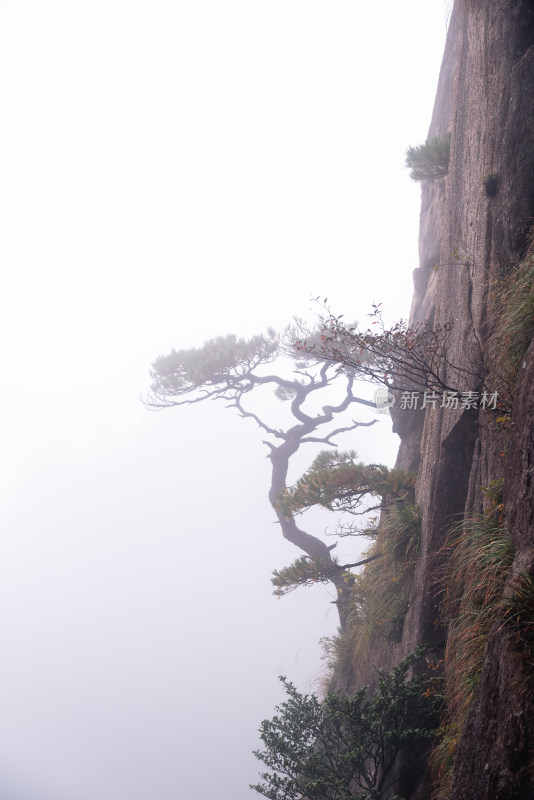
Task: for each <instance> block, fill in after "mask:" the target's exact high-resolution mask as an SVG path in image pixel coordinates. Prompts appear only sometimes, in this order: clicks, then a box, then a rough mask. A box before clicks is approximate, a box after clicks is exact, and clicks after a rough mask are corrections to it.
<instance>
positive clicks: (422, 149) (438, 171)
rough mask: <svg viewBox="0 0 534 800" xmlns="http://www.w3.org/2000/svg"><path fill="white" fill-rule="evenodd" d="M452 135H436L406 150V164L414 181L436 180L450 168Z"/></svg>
mask: <svg viewBox="0 0 534 800" xmlns="http://www.w3.org/2000/svg"><path fill="white" fill-rule="evenodd" d="M450 150H451V135H450V133H446V134H444V135H443V136H435V137H434V138H433V139H427V140H426V142H425V143H424V144H420V145H418V146H417V147H409V148H408V150H407V151H406V166H407V167H408V169H410V170H411V171H410V178H412V180H414V181H435V180H437V179H438V178H442V177H443V176H444V175H446V174H447V172H448V170H449V156H450Z"/></svg>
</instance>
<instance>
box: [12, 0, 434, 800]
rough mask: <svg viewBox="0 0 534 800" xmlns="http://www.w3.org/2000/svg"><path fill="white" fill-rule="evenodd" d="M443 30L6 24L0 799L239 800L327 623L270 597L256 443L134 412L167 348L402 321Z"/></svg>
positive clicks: (284, 559) (312, 3)
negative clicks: (331, 317)
mask: <svg viewBox="0 0 534 800" xmlns="http://www.w3.org/2000/svg"><path fill="white" fill-rule="evenodd" d="M447 5H449V3H446V2H444V0H407V2H404V3H398V2H396V0H383V2H381V3H366V4H363V3H357V2H355V0H331V1H330V2H328V3H327V2H325V1H324V0H323V1H322V2H319V1H318V0H283V2H281V0H269V2H263V0H225V1H224V2H223V0H219V2H216V0H189V1H188V2H180V1H179V0H178V1H176V0H175V2H170V0H168V1H166V0H153V2H151V3H148V2H140V0H130V1H129V2H125V1H124V0H106V2H103V1H102V0H91V2H86V0H70V2H67V1H66V0H65V1H63V2H62V0H0V108H1V109H2V124H1V126H0V153H1V168H0V226H1V235H0V263H1V269H2V292H1V296H0V333H1V340H2V366H3V368H2V370H1V372H0V382H1V393H2V394H1V396H2V415H1V417H0V425H1V443H2V448H1V453H2V458H1V459H0V516H1V539H0V641H1V643H2V646H1V657H0V708H1V709H2V713H1V714H0V795H1V796H2V800H155V799H156V798H157V800H178V798H180V800H181V799H182V798H187V800H208V798H210V800H211V798H213V797H217V798H221V799H222V800H245V798H251V797H254V796H256V795H255V793H253V792H251V790H249V789H248V784H249V783H250V782H251V781H255V780H256V777H257V773H258V769H259V767H260V765H259V763H258V762H256V761H255V760H254V759H253V757H252V756H251V755H250V751H251V750H252V749H253V748H255V747H257V746H258V738H257V728H258V725H259V723H260V722H261V720H262V719H263V718H265V717H269V716H272V713H273V710H274V705H275V703H276V702H279V701H280V700H281V699H282V695H281V692H280V686H279V683H278V680H277V676H278V675H279V674H286V675H288V677H289V678H290V679H292V680H294V681H295V682H296V683H297V684H298V685H299V687H300V688H301V689H302V690H312V689H313V688H315V687H316V685H317V680H318V678H319V677H320V672H321V661H320V648H319V647H318V644H317V643H318V640H319V638H320V637H321V636H325V635H330V634H332V633H333V632H334V631H335V629H336V616H335V612H334V610H333V608H334V607H333V606H332V605H330V603H329V602H328V601H329V600H330V599H331V597H330V595H329V592H328V590H327V589H326V588H323V587H320V588H318V589H317V590H316V591H306V590H302V593H300V594H299V593H298V592H297V593H295V594H293V595H291V596H290V597H288V598H285V599H284V600H282V601H277V600H275V599H274V598H273V597H272V594H271V585H270V574H271V571H272V569H273V568H275V567H282V566H284V564H287V563H289V562H290V561H291V560H293V558H295V557H296V556H297V555H299V553H298V551H295V550H293V549H292V548H291V546H290V545H288V544H287V543H285V542H284V541H283V540H281V539H280V534H279V531H278V529H277V527H276V526H275V525H273V513H272V511H271V510H270V509H269V506H268V502H267V498H266V491H267V488H268V478H269V473H268V462H267V461H266V460H265V458H264V454H265V451H264V447H263V446H262V444H261V438H262V437H261V434H260V433H259V432H258V431H257V429H256V428H255V427H254V425H252V424H251V423H249V422H246V421H243V420H240V419H238V418H236V417H235V416H234V415H233V414H232V412H229V411H225V409H224V408H222V407H219V406H217V405H213V404H212V405H210V406H195V407H194V408H184V409H173V410H169V411H167V412H163V413H150V412H148V411H147V410H146V409H145V408H144V407H143V406H142V404H141V402H140V400H139V396H140V394H144V393H145V392H146V390H147V388H148V384H149V377H148V370H149V367H150V363H151V362H152V361H153V360H154V358H155V357H156V356H157V355H159V354H160V353H163V352H167V351H168V350H170V349H171V348H172V347H176V348H181V347H189V346H195V345H200V344H202V342H203V341H204V340H205V339H207V338H210V337H212V336H216V335H218V334H225V333H230V332H235V333H237V334H239V335H242V336H248V335H251V334H254V333H257V332H261V331H262V330H264V329H265V328H266V327H267V326H269V325H274V326H275V327H281V326H283V325H285V324H286V323H287V322H288V321H290V319H291V318H292V316H293V315H294V314H300V315H306V314H309V309H310V303H309V297H310V295H318V294H321V295H323V296H325V295H326V296H328V298H329V302H330V304H331V305H332V307H333V309H334V310H335V311H336V313H344V314H345V315H346V316H348V317H351V318H359V319H363V318H364V317H365V314H367V313H368V311H369V310H370V304H371V302H372V301H374V300H376V301H381V302H383V304H384V307H385V308H386V312H387V314H388V316H389V317H390V318H397V317H399V316H407V314H408V311H409V305H410V299H411V293H412V279H411V272H412V269H413V268H414V267H416V266H417V234H418V214H419V200H420V190H419V187H418V186H416V185H414V184H412V183H411V182H410V181H409V179H408V175H407V172H406V170H405V168H404V166H403V164H404V152H405V150H406V148H407V147H408V146H409V145H411V144H417V143H419V142H421V141H423V140H424V139H425V136H426V132H427V129H428V124H429V121H430V114H431V109H432V103H433V97H434V92H435V87H436V83H437V77H438V72H439V65H440V60H441V55H442V51H443V44H444V37H445V27H446V6H447ZM273 410H276V406H273ZM342 444H343V445H344V446H346V447H352V448H354V449H357V450H358V452H359V453H360V455H361V456H362V457H363V458H365V459H366V460H373V461H384V462H387V463H390V464H391V463H392V462H393V460H394V458H395V452H396V447H397V444H398V440H397V437H395V436H394V435H392V434H391V433H390V424H389V421H388V418H387V417H384V416H382V417H381V418H380V424H379V425H378V424H377V425H375V427H374V428H373V429H370V430H369V431H366V432H365V433H362V434H360V432H357V433H356V434H354V435H352V436H351V437H350V438H349V439H348V440H346V441H344V442H342ZM313 455H314V452H311V451H310V453H308V454H307V453H304V454H303V455H302V459H301V460H300V462H299V464H298V465H297V467H296V468H295V474H294V477H297V475H298V469H304V468H305V467H306V465H307V464H308V463H309V462H310V461H311V459H312V458H313ZM315 524H316V526H317V527H316V528H315V529H313V530H311V532H314V533H320V532H321V530H322V528H323V527H324V526H325V525H326V524H329V525H332V526H334V525H335V520H330V519H326V520H325V521H324V522H323V521H322V519H321V520H319V521H317V520H316V521H315ZM350 547H352V548H353V550H352V552H353V553H354V552H358V549H359V548H360V547H361V543H360V542H356V543H355V544H351V545H349V551H350Z"/></svg>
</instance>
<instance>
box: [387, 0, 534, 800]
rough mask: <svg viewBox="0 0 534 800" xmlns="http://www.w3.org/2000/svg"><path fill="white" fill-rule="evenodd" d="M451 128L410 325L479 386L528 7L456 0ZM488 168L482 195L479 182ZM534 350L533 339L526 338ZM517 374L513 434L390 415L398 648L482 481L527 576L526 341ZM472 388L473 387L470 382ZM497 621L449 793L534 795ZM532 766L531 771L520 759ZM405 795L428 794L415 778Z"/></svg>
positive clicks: (524, 222)
mask: <svg viewBox="0 0 534 800" xmlns="http://www.w3.org/2000/svg"><path fill="white" fill-rule="evenodd" d="M447 131H450V132H451V134H452V140H451V159H450V166H449V173H448V175H447V176H446V177H445V178H443V179H441V180H438V181H436V182H434V183H427V184H425V185H423V190H422V210H421V229H420V267H419V269H417V270H416V271H415V274H414V284H415V292H414V300H413V305H412V312H411V322H412V324H414V323H418V322H429V324H431V325H432V326H434V327H438V326H440V325H443V324H444V323H449V322H452V323H453V328H452V333H451V347H452V350H451V351H450V360H451V361H452V362H453V363H455V364H459V365H463V366H465V367H468V368H469V369H470V371H471V372H472V373H473V377H472V378H471V379H470V380H466V381H465V383H464V385H459V386H458V389H459V390H460V391H466V390H477V389H479V388H480V383H479V384H478V386H477V385H476V384H477V375H478V376H480V378H482V376H483V374H484V361H485V360H486V361H487V352H486V345H487V341H488V335H489V332H490V327H491V317H490V313H491V286H492V283H493V282H494V281H495V279H497V278H500V277H501V276H502V275H503V274H505V273H506V272H508V271H509V270H510V269H512V268H513V265H515V264H517V263H518V262H519V261H520V260H521V258H522V257H523V256H524V254H525V252H526V249H527V245H528V234H529V231H530V228H531V227H532V224H533V222H534V2H532V0H529V1H527V0H456V3H455V7H454V10H453V14H452V17H451V22H450V26H449V33H448V39H447V45H446V50H445V54H444V59H443V65H442V70H441V75H440V79H439V85H438V89H437V96H436V105H435V110H434V114H433V118H432V123H431V126H430V131H429V135H430V136H436V135H441V134H444V133H446V132H447ZM490 174H491V175H494V176H495V181H494V186H493V187H492V188H494V189H496V193H495V192H494V193H493V196H490V197H488V196H487V193H486V191H485V188H484V179H485V177H486V176H488V175H490ZM533 347H534V345H533ZM533 347H531V348H530V351H529V353H528V354H527V357H526V360H525V364H524V368H523V369H522V371H521V375H520V378H519V385H518V386H517V391H516V398H515V402H514V411H513V420H512V423H513V424H512V426H511V428H510V430H511V433H508V432H506V431H502V430H500V429H499V426H496V425H495V424H494V423H493V422H492V419H491V416H490V415H489V414H488V413H487V412H484V411H481V410H477V411H474V410H462V409H461V408H460V409H456V410H454V409H452V410H451V409H441V408H435V409H428V410H427V411H426V412H425V413H424V414H423V413H421V414H417V413H415V412H413V411H408V410H406V411H400V410H399V409H398V408H397V410H396V411H395V413H394V426H395V430H396V431H397V432H398V433H399V434H400V436H401V440H402V441H401V447H400V450H399V456H398V460H397V466H398V467H401V468H404V469H410V470H411V469H413V468H414V467H415V466H418V469H419V478H418V483H417V499H418V502H419V504H420V507H421V510H422V514H423V537H422V545H421V557H420V563H419V565H418V569H417V577H416V584H415V589H414V593H413V596H412V598H411V603H410V609H409V611H408V615H407V618H406V622H405V627H404V635H403V642H402V654H403V655H404V654H407V653H409V652H411V650H413V648H414V647H415V646H416V645H417V644H418V643H419V642H421V641H427V642H430V643H431V644H432V645H433V647H434V648H435V650H436V652H437V653H438V654H439V653H442V652H443V648H444V646H445V642H446V636H447V631H446V630H444V629H443V627H442V626H441V625H440V624H439V622H438V620H439V600H440V594H439V593H440V585H439V581H437V580H436V575H437V574H439V569H440V566H441V562H442V561H443V559H444V555H443V544H444V538H445V536H446V530H447V528H448V527H449V526H450V524H451V522H452V521H454V520H456V519H459V518H461V517H462V515H464V514H467V515H469V514H472V513H476V512H479V511H481V510H482V508H483V506H484V502H485V501H484V496H483V493H482V492H481V487H483V486H486V485H488V484H489V483H490V482H491V481H492V480H495V479H498V478H499V477H502V476H503V475H506V483H505V508H506V517H507V522H508V525H509V527H510V531H511V534H512V537H513V541H514V545H515V548H516V556H515V562H514V567H513V570H512V572H513V574H517V573H518V572H520V571H522V570H529V571H530V572H531V573H533V571H534V350H533ZM470 384H471V385H470ZM524 671H525V662H524V659H522V658H521V657H520V656H519V655H518V653H517V647H516V646H515V645H514V642H513V637H512V638H511V637H510V633H509V629H508V628H506V627H503V626H502V625H496V626H495V628H494V630H493V631H492V634H491V635H490V639H489V642H488V646H487V650H486V655H485V663H484V668H483V674H482V679H481V682H480V685H479V689H478V694H477V696H476V698H475V701H474V703H473V705H472V707H471V710H470V714H469V718H468V722H467V725H466V728H465V730H464V733H463V737H462V739H461V741H460V744H459V746H458V749H457V753H456V760H455V769H454V777H453V786H452V794H451V800H460V798H470V800H472V799H473V798H476V800H512V798H514V799H515V798H517V799H518V800H519V798H521V799H522V800H523V799H525V798H534V769H533V768H532V763H533V753H534V699H533V696H532V693H531V694H528V693H527V692H525V690H524V685H525V675H524ZM529 763H530V765H531V767H530V769H529V768H528V764H529ZM412 789H413V790H412V793H411V797H412V798H415V797H418V798H423V797H429V796H430V794H431V791H430V788H429V785H428V783H426V782H425V780H423V781H422V782H419V784H418V785H417V786H416V787H412Z"/></svg>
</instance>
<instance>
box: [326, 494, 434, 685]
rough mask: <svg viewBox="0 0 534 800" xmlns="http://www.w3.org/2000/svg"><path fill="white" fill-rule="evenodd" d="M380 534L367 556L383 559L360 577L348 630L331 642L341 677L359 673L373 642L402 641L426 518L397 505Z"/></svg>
mask: <svg viewBox="0 0 534 800" xmlns="http://www.w3.org/2000/svg"><path fill="white" fill-rule="evenodd" d="M382 516H383V519H382V520H381V522H380V525H379V527H378V528H377V529H376V534H375V540H374V542H373V544H372V545H371V547H370V549H369V550H368V551H367V553H366V554H365V555H366V556H372V555H378V556H379V558H377V559H376V560H374V561H371V562H370V563H369V564H366V565H365V567H364V568H363V569H362V571H361V572H360V573H359V574H358V575H356V576H355V580H354V585H353V587H352V608H351V611H350V613H349V617H348V623H347V629H346V630H345V631H344V632H343V633H341V634H340V635H339V636H337V637H335V638H334V639H329V640H328V641H327V642H326V649H327V654H326V660H327V662H328V663H329V666H330V668H331V670H332V673H333V679H332V680H334V681H335V679H336V677H339V676H348V675H351V674H353V673H354V671H355V670H357V666H358V662H359V661H360V659H361V657H362V655H363V654H364V652H366V651H367V650H368V648H369V644H370V642H371V640H373V639H376V638H380V639H382V640H384V641H390V642H396V641H400V639H401V636H402V630H403V626H404V618H405V615H406V612H407V610H408V603H409V599H410V592H411V587H412V581H413V572H414V567H415V561H416V559H417V554H418V550H419V540H420V536H421V518H420V514H419V509H418V508H417V506H416V505H415V504H414V503H409V502H408V503H402V502H398V503H395V504H393V505H392V506H391V507H390V508H389V509H388V512H387V514H383V515H382Z"/></svg>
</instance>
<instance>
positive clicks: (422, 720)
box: [251, 647, 439, 800]
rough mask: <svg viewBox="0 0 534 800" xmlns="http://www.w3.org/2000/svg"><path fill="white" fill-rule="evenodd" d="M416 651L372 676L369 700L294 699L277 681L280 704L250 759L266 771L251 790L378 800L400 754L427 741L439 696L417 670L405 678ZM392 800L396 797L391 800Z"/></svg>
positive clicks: (284, 799) (294, 798)
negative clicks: (283, 698) (374, 683)
mask: <svg viewBox="0 0 534 800" xmlns="http://www.w3.org/2000/svg"><path fill="white" fill-rule="evenodd" d="M424 651H425V648H424V647H419V648H417V650H416V651H415V652H414V653H413V654H412V655H411V656H409V657H408V658H406V659H405V660H404V661H402V662H401V663H400V664H399V666H398V667H396V668H395V669H393V670H392V671H391V672H390V673H386V672H385V671H382V670H379V671H378V673H379V680H378V685H377V688H376V690H375V692H374V693H373V694H372V695H371V694H370V693H369V691H368V689H367V687H364V688H362V689H360V690H359V691H358V692H356V694H354V695H352V696H350V697H349V696H346V695H345V696H340V695H338V694H334V693H331V694H328V695H327V696H326V697H325V698H324V700H319V699H318V697H317V696H316V695H313V694H312V695H302V694H300V693H299V692H298V691H297V690H296V688H295V687H294V686H293V685H292V684H291V683H289V682H288V681H287V680H286V679H285V678H281V679H280V680H281V681H282V682H283V684H284V688H285V690H286V694H287V696H288V697H287V700H286V701H285V702H283V703H282V704H281V705H279V706H277V707H276V711H277V712H278V713H277V714H276V715H275V716H274V717H273V719H272V720H264V721H263V722H262V724H261V727H260V738H261V740H262V742H263V745H264V749H263V750H256V751H255V752H254V755H255V756H256V758H258V759H259V760H260V761H261V762H263V764H264V765H265V766H266V767H267V769H268V770H269V772H263V773H261V775H260V777H261V779H262V780H261V782H260V783H258V784H255V785H253V786H251V788H252V789H255V790H256V791H257V792H259V794H262V795H263V796H264V797H267V798H269V800H300V799H301V798H307V800H333V799H334V798H335V799H336V800H355V799H356V800H381V798H383V797H385V796H386V794H387V791H388V789H389V788H390V787H391V785H392V784H393V782H394V779H393V777H392V774H391V773H392V767H393V763H394V761H395V759H396V757H397V755H398V753H399V752H400V751H401V750H402V749H403V748H410V747H413V745H415V744H416V743H417V742H422V741H425V740H428V739H431V738H432V737H433V736H434V735H435V726H436V722H437V707H438V702H439V697H438V696H437V694H436V693H435V687H434V684H433V680H432V678H431V677H429V674H428V672H427V671H426V670H425V671H424V672H423V673H422V674H421V672H419V673H416V674H415V675H414V677H412V678H410V679H407V674H408V671H409V670H410V668H411V667H412V666H414V665H415V664H416V663H417V662H420V661H421V660H422V657H423V655H424ZM397 800H400V798H397Z"/></svg>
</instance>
